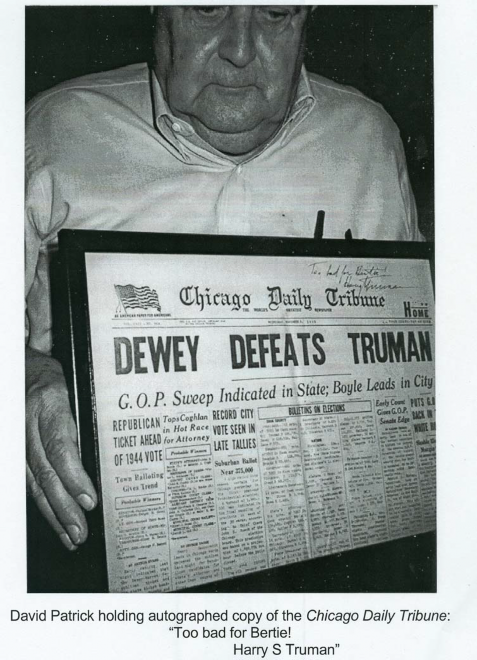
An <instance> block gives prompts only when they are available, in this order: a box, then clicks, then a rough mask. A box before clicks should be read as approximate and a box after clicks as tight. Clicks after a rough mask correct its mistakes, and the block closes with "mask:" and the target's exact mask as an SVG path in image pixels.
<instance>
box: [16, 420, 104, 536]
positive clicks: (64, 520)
mask: <svg viewBox="0 0 477 660" xmlns="http://www.w3.org/2000/svg"><path fill="white" fill-rule="evenodd" d="M42 431H43V433H45V431H46V429H45V428H42ZM27 434H28V436H29V442H28V445H27V467H28V469H29V473H30V481H29V487H30V490H31V492H32V494H33V495H34V497H35V500H36V501H37V502H38V505H39V506H40V509H41V511H42V513H44V514H45V515H46V513H47V511H48V507H49V509H51V511H52V513H53V516H54V517H55V519H56V522H57V525H53V527H54V529H55V530H56V531H57V533H58V534H67V535H68V537H69V538H70V539H71V542H72V543H73V544H74V545H78V544H80V543H83V542H84V541H85V540H86V538H87V536H88V526H87V523H86V518H85V516H84V513H83V510H82V508H81V506H80V505H79V504H78V503H77V502H76V501H75V499H74V496H72V494H71V493H69V492H68V491H67V490H66V488H65V486H64V484H63V478H64V477H65V475H64V474H61V470H62V469H63V470H64V469H65V466H69V467H70V469H73V470H75V471H76V472H77V473H80V472H83V468H82V466H81V463H80V461H79V457H78V452H77V450H76V448H75V447H74V443H73V442H71V441H69V442H68V441H67V442H63V438H62V437H59V436H58V435H57V432H56V431H54V429H52V427H51V425H48V437H49V438H50V440H49V441H48V442H47V443H46V445H47V448H48V446H49V453H50V454H52V455H53V456H54V457H55V460H56V462H57V464H56V465H54V464H53V463H52V462H50V460H49V458H48V456H47V453H46V449H45V447H44V446H43V442H42V438H41V434H40V428H39V425H36V424H35V423H34V421H33V423H30V424H29V427H28V430H27ZM70 454H71V456H72V458H71V459H70V458H69V457H68V456H69V455H70ZM75 454H76V455H75ZM60 455H61V456H62V457H63V458H62V459H61V460H60V459H59V456H60ZM66 480H67V481H68V478H66ZM77 481H78V482H79V484H80V486H81V482H82V481H84V479H81V477H79V479H78V480H77ZM87 481H88V482H89V479H87ZM89 483H90V482H89ZM93 492H94V489H93ZM46 505H48V507H47V506H46ZM47 519H48V521H49V522H50V524H52V518H51V516H47ZM58 525H59V526H60V527H58ZM60 528H61V529H60ZM62 540H63V542H65V539H64V538H63V539H62ZM66 545H67V544H66Z"/></svg>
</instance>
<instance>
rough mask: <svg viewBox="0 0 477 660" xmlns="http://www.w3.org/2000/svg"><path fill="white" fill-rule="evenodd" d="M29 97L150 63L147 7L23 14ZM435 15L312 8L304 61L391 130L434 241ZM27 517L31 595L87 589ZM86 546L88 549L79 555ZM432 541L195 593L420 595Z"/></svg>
mask: <svg viewBox="0 0 477 660" xmlns="http://www.w3.org/2000/svg"><path fill="white" fill-rule="evenodd" d="M25 11H26V72H25V91H26V98H27V100H29V99H31V98H32V97H33V96H34V95H35V94H37V93H38V92H40V91H43V90H45V89H48V88H49V87H51V86H53V85H55V84H57V83H59V82H61V81H63V80H67V79H69V78H73V77H75V76H79V75H83V74H85V73H91V72H94V71H102V70H107V69H112V68H115V67H119V66H123V65H125V64H131V63H133V62H143V61H147V60H151V55H152V51H151V16H150V12H149V8H148V7H113V6H108V7H58V6H57V7H26V9H25ZM432 51H433V28H432V7H412V6H410V7H402V6H401V7H392V6H391V7H389V6H387V7H382V6H374V7H359V6H350V7H336V6H335V7H318V8H317V9H316V11H315V12H314V14H313V15H312V17H311V20H310V25H309V30H308V48H307V53H306V58H305V63H306V65H307V67H308V69H309V70H310V71H315V72H316V73H320V74H322V75H324V76H326V77H328V78H332V79H334V80H336V81H338V82H340V83H344V84H348V85H352V86H353V87H356V88H357V89H359V90H361V91H362V92H364V93H365V94H366V95H367V96H369V97H370V98H372V99H374V100H376V101H379V102H380V103H382V104H383V105H384V107H385V108H386V110H387V111H388V112H389V113H390V115H391V116H392V117H393V119H394V120H395V121H396V123H397V125H398V126H399V128H400V131H401V136H402V140H403V143H404V147H405V150H406V156H407V161H408V168H409V174H410V178H411V182H412V186H413V190H414V194H415V197H416V202H417V205H418V211H419V218H420V227H421V231H422V232H423V233H424V234H425V236H426V237H427V238H428V239H431V240H432V239H433V236H434V172H433V166H434V139H433V68H432V67H433V59H432ZM27 510H28V520H29V523H28V590H29V591H30V592H36V591H38V592H56V591H66V592H74V591H85V592H88V591H94V590H95V581H96V576H97V574H98V573H101V572H102V571H103V570H104V567H101V566H99V565H98V561H97V555H95V553H94V552H93V551H92V548H91V545H90V544H88V543H87V544H86V545H85V547H84V548H81V549H80V550H79V551H78V552H77V553H73V554H69V553H68V552H67V551H66V550H64V549H63V547H62V545H61V544H60V542H59V541H58V540H57V539H56V538H55V536H54V535H53V534H52V532H51V531H50V529H49V527H48V525H47V524H46V523H45V522H44V520H43V519H42V518H41V516H39V514H38V513H37V511H36V508H35V505H34V504H32V502H31V501H30V500H28V503H27ZM88 546H90V547H89V548H88ZM435 589H436V536H435V534H434V533H430V534H423V535H420V536H417V537H409V538H407V539H401V540H399V541H394V542H391V543H386V544H381V545H377V546H372V547H369V548H363V549H360V550H355V551H350V552H346V553H342V554H339V555H334V556H332V557H325V558H323V559H320V560H317V561H312V562H305V563H302V564H299V565H294V566H288V567H284V568H281V569H275V570H272V571H267V572H265V573H263V574H260V578H258V577H257V576H256V575H250V576H244V577H242V578H238V579H236V580H233V581H232V580H226V581H223V582H221V583H218V584H216V585H213V586H212V585H207V586H205V587H201V588H200V589H197V591H210V590H218V591H225V592H233V591H272V592H274V591H276V592H279V591H316V592H317V591H323V592H327V591H331V592H360V591H370V592H429V591H435Z"/></svg>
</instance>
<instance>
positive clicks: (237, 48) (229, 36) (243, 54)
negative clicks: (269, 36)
mask: <svg viewBox="0 0 477 660" xmlns="http://www.w3.org/2000/svg"><path fill="white" fill-rule="evenodd" d="M252 12H253V7H232V8H231V12H230V15H229V18H228V20H227V25H226V27H225V32H224V35H223V37H222V40H221V42H220V48H219V55H220V57H221V58H222V59H224V60H228V61H229V62H231V63H232V64H233V65H234V66H236V67H240V68H242V67H245V66H247V64H250V62H252V61H253V60H254V59H255V55H256V49H255V37H254V30H253V13H252Z"/></svg>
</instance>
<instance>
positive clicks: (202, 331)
mask: <svg viewBox="0 0 477 660" xmlns="http://www.w3.org/2000/svg"><path fill="white" fill-rule="evenodd" d="M86 267H87V281H88V296H89V310H90V323H91V344H92V362H93V373H94V396H95V404H96V414H97V432H98V437H99V458H100V469H101V480H102V504H103V512H104V525H105V537H106V556H107V565H108V579H109V588H110V590H111V591H124V592H132V591H170V590H176V589H182V588H186V587H189V586H193V585H198V584H201V583H205V582H209V581H215V580H218V579H222V578H227V577H231V576H237V575H241V574H244V573H248V572H252V571H259V570H262V569H266V568H268V567H275V566H279V565H283V564H288V563H291V562H298V561H301V560H306V559H309V558H313V557H318V556H321V555H326V554H331V553H336V552H340V551H344V550H347V549H350V548H356V547H360V546H365V545H368V544H373V543H379V542H382V541H386V540H391V539H396V538H399V537H403V536H407V535H412V534H416V533H419V532H424V531H428V530H432V529H434V527H435V499H436V498H435V399H434V306H433V291H432V283H431V279H430V273H429V264H428V262H426V261H425V260H394V259H390V260H386V259H383V260H378V259H369V260H366V259H344V258H309V257H257V256H253V257H251V256H247V257H245V256H200V255H144V254H141V255H134V254H111V253H108V254H101V253H99V254H91V253H89V254H87V255H86Z"/></svg>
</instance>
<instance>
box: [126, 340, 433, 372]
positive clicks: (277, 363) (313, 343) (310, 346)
mask: <svg viewBox="0 0 477 660" xmlns="http://www.w3.org/2000/svg"><path fill="white" fill-rule="evenodd" d="M416 335H417V336H416ZM347 336H348V339H349V340H350V342H351V348H352V354H353V360H354V363H355V364H360V363H363V364H368V363H372V364H374V363H376V362H380V363H384V362H413V361H415V362H430V361H432V351H431V338H430V333H429V332H428V331H421V330H419V331H417V332H414V331H413V330H409V331H406V332H405V331H399V332H390V331H388V332H374V333H370V332H349V333H348V335H347ZM229 339H230V360H231V367H232V369H243V368H244V367H247V368H249V369H258V368H268V367H287V366H289V365H293V366H296V367H297V366H299V365H303V366H308V365H310V358H311V360H312V361H313V363H314V364H316V365H323V364H324V363H325V362H326V353H325V350H324V347H323V345H322V344H325V343H326V341H325V338H324V337H323V335H322V334H321V333H313V334H310V333H308V332H299V333H296V334H295V335H294V334H292V333H289V332H287V333H285V334H279V333H272V334H245V335H243V336H242V335H237V334H233V335H230V336H229ZM198 349H199V336H197V335H194V336H192V337H190V336H188V335H185V336H158V337H156V338H155V337H152V336H148V337H144V336H143V337H133V338H132V340H131V339H128V338H127V337H115V338H114V354H115V366H116V374H118V375H124V374H129V373H131V371H133V370H134V373H136V374H145V373H148V372H149V371H153V372H154V373H158V372H160V371H161V372H166V373H167V372H169V371H170V370H171V368H172V371H174V372H179V371H197V369H198ZM145 351H146V352H145Z"/></svg>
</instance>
